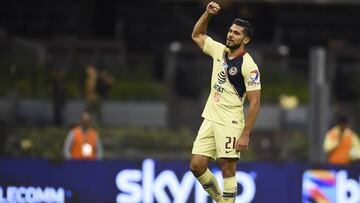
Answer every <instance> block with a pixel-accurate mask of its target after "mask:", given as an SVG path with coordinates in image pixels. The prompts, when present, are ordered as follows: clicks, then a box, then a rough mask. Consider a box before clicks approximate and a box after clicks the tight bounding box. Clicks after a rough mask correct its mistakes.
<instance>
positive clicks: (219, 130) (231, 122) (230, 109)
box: [190, 2, 261, 202]
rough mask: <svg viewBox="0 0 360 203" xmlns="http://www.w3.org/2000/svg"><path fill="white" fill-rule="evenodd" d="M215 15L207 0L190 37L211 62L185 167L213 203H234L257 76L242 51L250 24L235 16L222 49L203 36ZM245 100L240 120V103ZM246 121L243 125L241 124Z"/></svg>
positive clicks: (257, 100)
mask: <svg viewBox="0 0 360 203" xmlns="http://www.w3.org/2000/svg"><path fill="white" fill-rule="evenodd" d="M219 11H220V6H219V5H218V4H217V3H214V2H210V3H209V4H208V5H207V7H206V10H205V12H204V14H203V15H202V16H201V17H200V19H199V20H198V21H197V23H196V24H195V26H194V29H193V32H192V39H193V40H194V42H195V43H196V44H197V45H198V46H199V47H200V48H201V50H203V52H204V53H206V54H208V55H209V56H211V57H212V59H213V68H212V78H211V92H210V96H209V98H208V100H207V103H206V106H205V108H204V111H203V113H202V117H203V118H204V121H203V123H202V125H201V127H200V129H199V131H198V135H197V137H196V140H195V141H194V145H193V149H192V157H191V161H190V169H191V171H192V173H193V174H194V175H195V177H196V178H197V180H198V181H199V182H200V184H201V185H202V186H203V188H204V189H205V190H206V191H207V192H208V193H209V195H210V196H211V197H212V198H213V199H214V200H215V201H216V202H235V197H236V195H237V181H236V177H235V174H236V163H237V161H238V160H239V158H240V152H244V151H246V150H247V148H248V144H249V138H250V132H251V130H252V128H253V125H254V123H255V120H256V117H257V114H258V111H259V108H260V89H261V84H260V74H259V70H258V67H257V65H256V64H255V62H254V61H253V59H252V58H251V56H250V55H249V53H247V52H246V51H245V49H244V48H245V45H246V44H248V43H249V42H250V39H251V37H252V35H253V29H252V26H251V24H250V23H249V22H248V21H246V20H242V19H240V18H236V19H235V20H234V21H233V23H232V25H231V26H230V28H229V30H228V33H227V39H226V45H223V44H222V43H219V42H217V41H215V40H213V39H212V38H211V37H209V36H207V27H208V23H209V21H210V18H211V17H212V16H213V15H216V14H217V13H218V12H219ZM246 97H247V98H248V100H249V110H248V113H247V116H246V119H245V118H244V113H243V103H244V100H245V98H246ZM245 121H246V122H245ZM210 159H213V160H218V163H219V167H220V169H221V171H222V175H223V178H224V191H223V193H222V192H221V190H220V188H219V186H218V183H217V181H216V179H215V177H214V175H213V173H212V172H211V171H210V170H209V169H208V164H209V161H210Z"/></svg>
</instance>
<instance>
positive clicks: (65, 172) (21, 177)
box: [0, 158, 360, 203]
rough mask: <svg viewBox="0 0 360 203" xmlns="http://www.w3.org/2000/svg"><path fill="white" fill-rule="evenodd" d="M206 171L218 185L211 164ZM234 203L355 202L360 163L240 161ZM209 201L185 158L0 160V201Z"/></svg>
mask: <svg viewBox="0 0 360 203" xmlns="http://www.w3.org/2000/svg"><path fill="white" fill-rule="evenodd" d="M211 170H212V171H213V172H214V174H215V176H216V177H217V178H218V180H219V182H220V185H222V178H221V172H220V171H219V169H218V168H217V167H216V165H214V164H213V165H211ZM236 175H237V182H238V195H237V200H236V202H241V203H246V202H254V203H317V202H318V203H320V202H321V203H327V202H329V203H334V202H337V203H345V202H346V203H359V202H360V183H359V175H360V165H351V166H348V167H332V166H329V165H318V166H310V165H306V164H298V163H270V162H269V163H264V162H254V163H247V162H245V163H244V162H240V163H239V164H238V171H237V174H236ZM27 202H29V203H35V202H53V203H114V202H116V203H131V202H144V203H152V202H164V203H165V202H177V203H185V202H186V203H188V202H195V203H207V202H211V200H210V198H209V196H208V195H207V194H206V193H205V192H204V190H203V189H202V187H201V185H200V184H198V183H197V181H196V179H195V178H194V176H193V175H192V174H191V172H190V171H189V169H188V162H187V161H156V160H152V159H146V160H141V161H130V160H129V161H128V160H119V161H115V160H113V161H110V160H105V161H63V162H52V161H48V160H42V159H6V158H2V159H0V203H27Z"/></svg>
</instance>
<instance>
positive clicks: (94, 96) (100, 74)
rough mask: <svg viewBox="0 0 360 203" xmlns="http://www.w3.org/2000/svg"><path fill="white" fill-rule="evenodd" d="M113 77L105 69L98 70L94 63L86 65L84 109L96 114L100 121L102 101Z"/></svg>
mask: <svg viewBox="0 0 360 203" xmlns="http://www.w3.org/2000/svg"><path fill="white" fill-rule="evenodd" d="M113 83H114V78H113V77H112V76H111V75H110V74H109V73H108V72H107V71H106V70H105V69H101V70H98V69H97V68H96V67H95V66H94V65H88V66H87V67H86V96H85V97H86V110H87V111H89V112H90V113H93V114H95V115H96V118H97V121H98V123H100V124H101V123H102V101H103V100H104V99H106V98H107V97H108V95H109V90H110V87H111V86H112V85H113Z"/></svg>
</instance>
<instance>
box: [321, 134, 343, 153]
mask: <svg viewBox="0 0 360 203" xmlns="http://www.w3.org/2000/svg"><path fill="white" fill-rule="evenodd" d="M338 144H339V139H338V138H337V135H336V134H335V133H334V130H330V131H329V132H328V133H327V134H326V135H325V140H324V143H323V149H324V151H325V152H326V153H329V152H330V151H332V150H333V149H335V147H336V146H338Z"/></svg>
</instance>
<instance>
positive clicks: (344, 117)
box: [336, 115, 349, 124]
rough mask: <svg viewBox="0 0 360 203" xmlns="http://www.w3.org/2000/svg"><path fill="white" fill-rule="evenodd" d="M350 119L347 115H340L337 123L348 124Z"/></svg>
mask: <svg viewBox="0 0 360 203" xmlns="http://www.w3.org/2000/svg"><path fill="white" fill-rule="evenodd" d="M348 122H349V119H348V118H347V117H346V116H345V115H338V116H337V118H336V123H338V124H347V123H348Z"/></svg>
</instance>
